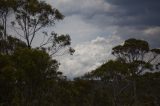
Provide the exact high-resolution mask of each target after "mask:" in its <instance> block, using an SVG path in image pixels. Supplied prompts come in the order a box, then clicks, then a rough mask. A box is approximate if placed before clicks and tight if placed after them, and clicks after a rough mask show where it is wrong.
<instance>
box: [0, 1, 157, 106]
mask: <svg viewBox="0 0 160 106" xmlns="http://www.w3.org/2000/svg"><path fill="white" fill-rule="evenodd" d="M11 14H12V15H14V16H15V20H13V21H12V22H11V24H12V27H13V28H14V30H15V32H16V33H17V36H20V37H22V38H23V40H20V39H18V37H17V38H16V37H13V36H9V35H8V34H7V25H6V24H7V20H8V18H9V16H10V15H11ZM63 17H64V16H63V15H62V14H61V13H60V12H59V11H58V10H57V9H55V8H52V6H51V5H49V4H47V3H45V2H41V1H38V0H4V1H3V2H0V106H159V105H160V91H159V90H160V70H159V66H160V60H159V58H160V49H150V47H149V44H148V43H147V42H146V41H143V40H137V39H128V40H126V41H125V42H124V44H123V45H118V46H116V47H114V48H113V50H112V54H113V55H114V56H115V57H116V59H114V60H109V61H107V62H106V63H104V64H103V65H102V66H100V67H98V68H97V69H95V70H93V71H91V72H90V73H87V74H85V75H84V76H82V77H79V78H75V79H74V80H73V81H70V80H68V79H67V78H66V76H64V75H63V73H62V72H59V71H58V68H59V65H60V63H59V62H58V61H57V60H55V59H53V57H52V56H53V55H63V54H64V53H70V54H71V55H72V54H73V53H74V49H72V48H71V47H70V45H71V39H70V36H69V35H58V34H56V33H53V32H52V33H51V34H48V33H47V32H45V31H44V32H43V34H42V35H43V36H44V38H45V37H47V39H44V40H43V42H42V43H41V44H40V45H39V46H38V47H36V48H33V47H32V43H33V41H34V39H35V38H36V37H35V36H38V34H37V32H39V30H41V29H43V28H45V27H48V26H54V24H55V21H57V20H62V19H63ZM59 51H61V52H60V53H62V54H60V53H59ZM66 51H68V52H66Z"/></svg>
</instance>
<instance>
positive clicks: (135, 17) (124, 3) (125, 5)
mask: <svg viewBox="0 0 160 106" xmlns="http://www.w3.org/2000/svg"><path fill="white" fill-rule="evenodd" d="M106 2H108V3H110V4H112V5H115V6H117V12H115V13H114V16H115V17H116V18H117V19H118V20H119V21H118V23H117V24H118V25H135V26H138V25H144V26H159V25H160V14H159V13H160V0H106ZM119 10H121V11H119Z"/></svg>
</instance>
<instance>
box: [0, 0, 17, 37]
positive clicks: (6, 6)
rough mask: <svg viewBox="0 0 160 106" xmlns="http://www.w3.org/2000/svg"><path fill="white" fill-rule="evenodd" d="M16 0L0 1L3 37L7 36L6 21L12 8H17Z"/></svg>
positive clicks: (0, 23) (0, 20)
mask: <svg viewBox="0 0 160 106" xmlns="http://www.w3.org/2000/svg"><path fill="white" fill-rule="evenodd" d="M17 1H18V0H1V1H0V25H1V28H2V29H3V31H2V32H3V38H4V39H5V38H6V37H7V21H8V17H9V16H10V15H11V14H12V12H13V10H15V9H16V8H17V6H18V5H17Z"/></svg>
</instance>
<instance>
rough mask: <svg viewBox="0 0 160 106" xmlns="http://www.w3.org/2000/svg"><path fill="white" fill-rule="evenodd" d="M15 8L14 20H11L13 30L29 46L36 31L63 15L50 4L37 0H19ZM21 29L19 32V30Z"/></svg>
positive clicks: (50, 24) (60, 18)
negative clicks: (18, 5) (17, 6)
mask: <svg viewBox="0 0 160 106" xmlns="http://www.w3.org/2000/svg"><path fill="white" fill-rule="evenodd" d="M19 3H20V4H21V5H20V7H19V8H18V9H17V10H16V14H15V15H16V20H15V21H14V22H12V25H13V26H14V28H15V31H16V32H17V34H18V35H19V36H21V37H22V38H24V39H25V40H26V43H27V45H28V47H31V45H32V42H33V40H34V38H35V35H36V33H37V32H38V31H39V30H41V29H42V28H45V27H47V26H53V25H54V24H55V21H56V20H62V19H63V17H64V16H63V15H62V14H61V13H60V12H59V11H58V10H57V9H55V8H52V6H51V5H49V4H47V3H45V2H44V1H39V0H21V1H19ZM19 31H21V32H19Z"/></svg>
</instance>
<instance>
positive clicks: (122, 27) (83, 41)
mask: <svg viewBox="0 0 160 106" xmlns="http://www.w3.org/2000/svg"><path fill="white" fill-rule="evenodd" d="M46 1H47V2H48V3H50V4H51V5H52V6H53V7H54V8H57V9H58V10H60V12H61V13H62V14H63V15H64V16H65V18H64V20H63V21H59V22H57V23H56V25H55V27H54V29H53V30H54V31H55V32H57V33H59V34H69V35H70V36H71V39H72V46H73V48H74V49H75V50H76V52H75V54H74V55H73V56H69V55H65V56H62V57H58V59H59V61H60V63H61V66H60V71H62V72H63V73H64V75H66V76H68V77H69V78H73V77H77V76H81V75H83V74H84V73H86V72H89V71H92V70H94V69H95V68H97V67H98V66H100V65H101V64H103V63H104V62H106V61H107V60H109V59H111V58H113V57H112V56H111V55H110V53H111V50H112V47H114V46H116V45H119V44H122V43H123V41H125V40H126V39H128V38H137V39H142V40H146V41H148V42H149V44H150V45H151V47H152V48H159V47H160V0H46Z"/></svg>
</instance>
